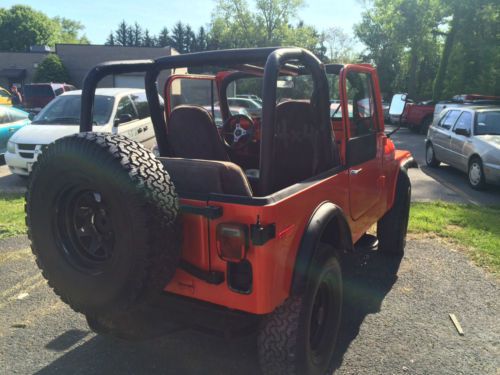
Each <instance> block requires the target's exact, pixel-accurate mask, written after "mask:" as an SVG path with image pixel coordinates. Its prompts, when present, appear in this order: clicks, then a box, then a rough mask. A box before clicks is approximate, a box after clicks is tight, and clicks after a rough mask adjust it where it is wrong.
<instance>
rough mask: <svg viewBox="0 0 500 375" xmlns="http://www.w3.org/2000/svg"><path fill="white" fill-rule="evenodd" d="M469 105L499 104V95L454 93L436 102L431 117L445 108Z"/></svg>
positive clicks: (434, 116)
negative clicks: (449, 97)
mask: <svg viewBox="0 0 500 375" xmlns="http://www.w3.org/2000/svg"><path fill="white" fill-rule="evenodd" d="M471 105H500V96H489V95H479V94H463V95H455V96H454V97H453V98H451V99H448V100H442V101H440V102H437V103H436V106H435V107H434V114H433V119H434V120H435V119H436V118H437V117H439V114H440V113H441V112H442V111H443V110H444V109H445V108H451V107H460V106H471Z"/></svg>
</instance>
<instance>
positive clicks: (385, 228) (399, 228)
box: [377, 171, 411, 256]
mask: <svg viewBox="0 0 500 375" xmlns="http://www.w3.org/2000/svg"><path fill="white" fill-rule="evenodd" d="M395 194H396V196H395V197H394V204H393V206H392V208H391V209H390V210H389V211H387V212H386V213H385V215H384V216H383V217H382V218H381V219H380V220H379V221H378V223H377V237H378V240H379V251H381V252H383V253H386V254H390V255H397V256H402V255H403V254H404V249H405V245H406V232H407V230H408V219H409V215H410V200H411V184H410V179H409V177H408V175H407V174H406V173H405V172H403V171H400V172H399V175H398V182H397V185H396V193H395Z"/></svg>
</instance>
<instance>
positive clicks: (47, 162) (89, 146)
mask: <svg viewBox="0 0 500 375" xmlns="http://www.w3.org/2000/svg"><path fill="white" fill-rule="evenodd" d="M177 211H178V203H177V197H176V195H175V190H174V186H173V183H172V182H171V181H170V177H169V175H168V174H167V172H166V171H165V170H164V169H163V165H162V164H161V162H160V161H159V160H158V159H156V158H155V157H154V156H153V155H152V153H150V152H149V151H148V150H147V149H145V148H144V146H142V145H141V144H139V143H137V142H134V141H132V140H130V139H128V138H125V137H123V136H120V135H111V134H96V133H80V134H76V135H73V136H68V137H64V138H61V139H59V140H57V141H56V142H55V143H53V144H51V145H49V147H48V148H47V150H46V151H44V152H43V154H41V155H40V157H39V158H38V162H37V163H35V165H34V168H33V172H32V174H31V178H30V182H29V188H28V193H27V195H26V214H27V216H26V222H27V225H28V236H29V238H30V240H31V247H32V249H33V253H34V255H35V257H36V261H37V264H38V266H39V267H40V268H41V270H42V273H43V275H44V277H45V278H46V279H47V280H48V283H49V285H50V286H51V287H52V288H53V290H54V291H55V293H56V294H58V295H59V296H60V297H61V299H62V300H63V301H64V302H66V303H67V304H68V305H69V306H70V307H72V308H73V309H74V310H75V311H77V312H81V313H84V314H89V315H91V316H99V315H100V314H107V313H110V312H113V311H127V310H129V309H131V308H135V307H137V306H140V305H141V304H142V303H146V301H148V300H150V299H151V298H152V297H153V296H156V295H157V294H160V293H161V292H162V290H163V288H164V286H165V285H166V284H167V283H168V282H169V281H170V280H171V278H172V277H173V275H174V273H175V271H176V268H177V265H178V262H179V258H180V252H181V243H180V231H179V228H178V219H177Z"/></svg>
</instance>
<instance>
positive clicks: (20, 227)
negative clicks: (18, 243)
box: [0, 193, 26, 239]
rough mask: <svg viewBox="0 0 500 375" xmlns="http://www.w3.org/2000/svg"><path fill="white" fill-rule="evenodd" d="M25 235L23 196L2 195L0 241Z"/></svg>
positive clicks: (0, 195)
mask: <svg viewBox="0 0 500 375" xmlns="http://www.w3.org/2000/svg"><path fill="white" fill-rule="evenodd" d="M25 233H26V225H25V223H24V197H23V195H22V194H6V193H0V239H1V238H7V237H13V236H18V235H20V234H25Z"/></svg>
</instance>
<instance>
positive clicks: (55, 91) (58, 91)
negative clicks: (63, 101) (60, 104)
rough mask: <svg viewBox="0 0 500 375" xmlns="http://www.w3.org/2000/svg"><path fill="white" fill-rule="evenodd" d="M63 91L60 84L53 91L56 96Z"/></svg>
mask: <svg viewBox="0 0 500 375" xmlns="http://www.w3.org/2000/svg"><path fill="white" fill-rule="evenodd" d="M63 92H64V88H62V86H61V87H59V88H57V89H55V90H54V93H55V94H56V96H59V95H61V94H62V93H63Z"/></svg>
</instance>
